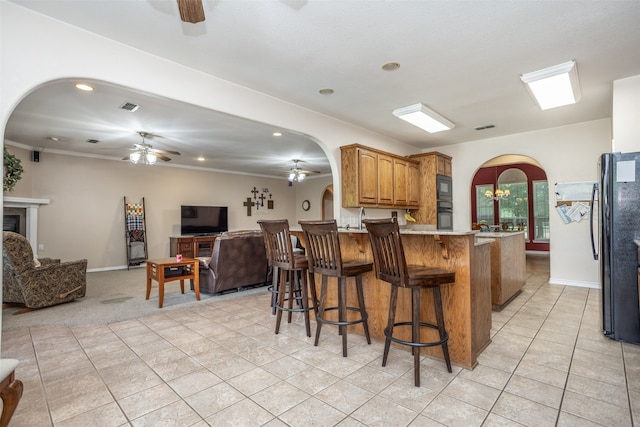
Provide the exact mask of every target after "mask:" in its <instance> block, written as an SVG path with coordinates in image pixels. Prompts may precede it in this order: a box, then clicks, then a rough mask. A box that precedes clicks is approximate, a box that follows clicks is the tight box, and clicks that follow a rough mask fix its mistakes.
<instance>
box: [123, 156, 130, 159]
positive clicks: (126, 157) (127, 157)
mask: <svg viewBox="0 0 640 427" xmlns="http://www.w3.org/2000/svg"><path fill="white" fill-rule="evenodd" d="M122 160H131V158H130V157H129V156H125V157H123V158H122Z"/></svg>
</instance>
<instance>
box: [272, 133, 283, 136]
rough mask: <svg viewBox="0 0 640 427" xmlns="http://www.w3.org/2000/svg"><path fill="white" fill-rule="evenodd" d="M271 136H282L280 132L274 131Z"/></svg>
mask: <svg viewBox="0 0 640 427" xmlns="http://www.w3.org/2000/svg"><path fill="white" fill-rule="evenodd" d="M273 136H282V132H274V133H273Z"/></svg>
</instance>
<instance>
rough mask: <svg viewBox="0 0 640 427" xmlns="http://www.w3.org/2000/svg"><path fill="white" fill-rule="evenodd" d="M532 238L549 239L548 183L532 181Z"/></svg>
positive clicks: (545, 240) (542, 240)
mask: <svg viewBox="0 0 640 427" xmlns="http://www.w3.org/2000/svg"><path fill="white" fill-rule="evenodd" d="M533 228H534V236H533V240H534V241H536V242H548V241H549V183H548V182H547V181H533Z"/></svg>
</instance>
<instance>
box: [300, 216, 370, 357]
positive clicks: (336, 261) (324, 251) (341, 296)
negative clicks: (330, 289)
mask: <svg viewBox="0 0 640 427" xmlns="http://www.w3.org/2000/svg"><path fill="white" fill-rule="evenodd" d="M298 223H299V224H300V225H301V226H302V232H303V235H304V240H305V243H306V246H305V248H306V253H307V257H308V259H309V281H310V284H311V289H314V288H315V277H314V273H318V274H320V275H322V288H321V291H320V302H319V304H318V311H317V313H316V321H317V323H318V325H317V327H316V340H315V343H314V345H316V346H317V345H318V341H319V340H320V330H321V328H322V325H323V324H324V323H328V324H331V325H337V326H338V331H339V334H340V335H342V356H343V357H347V326H349V325H355V324H358V323H362V326H363V327H364V334H365V336H366V338H367V343H369V344H371V337H370V336H369V325H368V323H367V318H368V317H369V315H368V314H367V310H366V309H365V304H364V294H363V292H362V274H364V273H366V272H368V271H371V270H373V264H372V263H371V262H368V261H359V260H343V259H342V254H341V252H340V239H339V235H338V226H337V224H336V221H335V220H322V221H298ZM329 277H335V278H336V279H337V282H338V303H337V304H338V305H337V306H333V307H327V306H326V299H327V281H328V278H329ZM347 277H353V278H355V281H356V293H357V294H358V307H349V306H347ZM333 310H337V311H338V320H337V321H335V320H329V319H327V318H326V317H325V313H326V312H327V311H333ZM347 311H357V312H359V313H360V317H359V318H358V319H355V320H348V318H347Z"/></svg>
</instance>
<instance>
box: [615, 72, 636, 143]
mask: <svg viewBox="0 0 640 427" xmlns="http://www.w3.org/2000/svg"><path fill="white" fill-rule="evenodd" d="M639 116H640V76H635V77H629V78H627V79H622V80H616V81H615V82H613V141H614V147H613V151H620V152H623V153H634V152H637V151H640V120H638V117H639Z"/></svg>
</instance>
